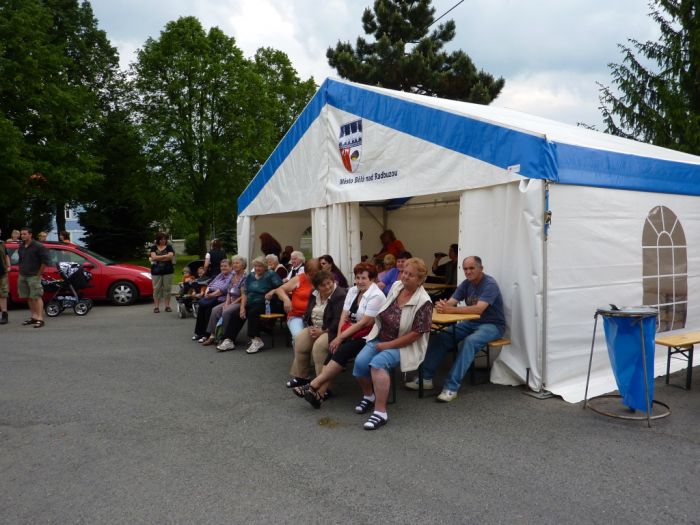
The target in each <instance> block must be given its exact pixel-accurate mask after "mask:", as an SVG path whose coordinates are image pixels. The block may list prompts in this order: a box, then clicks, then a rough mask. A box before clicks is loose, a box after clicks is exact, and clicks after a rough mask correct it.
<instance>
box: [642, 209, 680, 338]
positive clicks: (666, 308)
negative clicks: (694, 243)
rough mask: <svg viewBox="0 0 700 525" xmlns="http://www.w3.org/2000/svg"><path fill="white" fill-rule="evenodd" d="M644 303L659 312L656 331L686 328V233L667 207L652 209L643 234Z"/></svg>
mask: <svg viewBox="0 0 700 525" xmlns="http://www.w3.org/2000/svg"><path fill="white" fill-rule="evenodd" d="M642 259H643V264H642V266H643V270H642V282H643V286H644V304H645V305H649V306H655V307H657V308H658V309H659V317H658V321H657V323H658V326H657V331H659V332H666V331H668V330H677V329H679V328H684V327H685V319H686V315H687V312H688V253H687V250H686V243H685V233H684V232H683V226H682V225H681V223H680V221H679V220H678V217H676V214H675V213H673V211H671V210H670V209H669V208H667V207H666V206H656V207H654V208H652V209H651V211H650V212H649V215H648V216H647V219H646V221H645V223H644V231H643V233H642Z"/></svg>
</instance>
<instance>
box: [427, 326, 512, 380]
mask: <svg viewBox="0 0 700 525" xmlns="http://www.w3.org/2000/svg"><path fill="white" fill-rule="evenodd" d="M501 336H503V328H501V327H499V326H496V325H495V324H485V323H475V322H474V321H462V322H461V323H457V324H455V325H453V326H450V327H449V328H447V329H445V330H443V331H442V332H439V333H437V334H433V336H431V338H430V342H429V343H428V351H427V353H426V356H425V361H423V378H424V379H432V378H433V377H434V376H435V371H436V370H437V369H438V367H439V366H440V363H441V362H442V360H443V358H444V357H445V354H446V353H447V352H449V351H450V350H452V348H453V347H454V345H455V342H457V344H458V351H457V358H456V359H455V362H454V364H453V365H452V368H450V372H449V373H448V374H447V377H445V382H444V384H443V385H442V388H443V389H445V390H452V391H454V392H456V391H457V390H459V386H460V385H461V384H462V379H464V376H465V374H466V373H467V370H469V367H470V366H471V364H472V363H473V362H474V356H475V355H476V353H477V352H478V351H479V350H481V349H482V348H483V347H484V346H485V345H486V343H488V342H489V341H493V340H495V339H498V338H499V337H501ZM460 341H461V343H460Z"/></svg>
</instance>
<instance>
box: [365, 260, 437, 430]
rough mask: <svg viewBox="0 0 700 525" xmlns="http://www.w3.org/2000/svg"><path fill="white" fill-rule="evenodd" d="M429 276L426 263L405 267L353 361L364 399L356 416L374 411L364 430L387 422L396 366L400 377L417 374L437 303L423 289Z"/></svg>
mask: <svg viewBox="0 0 700 525" xmlns="http://www.w3.org/2000/svg"><path fill="white" fill-rule="evenodd" d="M427 275H428V267H427V266H426V264H425V262H424V261H423V260H422V259H418V258H411V259H408V260H406V262H404V266H403V271H402V272H401V276H400V279H399V280H398V281H396V282H395V283H394V285H393V286H392V287H391V289H390V290H389V293H388V294H387V298H386V302H385V303H384V305H383V306H382V307H381V308H380V310H379V313H378V314H377V317H376V318H375V323H374V328H373V329H372V331H371V332H370V333H369V334H368V335H367V338H366V339H367V344H366V345H365V347H364V348H363V349H362V351H361V352H360V353H359V355H358V356H357V358H356V359H355V367H354V369H353V375H354V376H355V378H356V379H357V382H358V383H359V384H360V388H361V389H362V396H363V397H362V400H361V401H360V402H359V403H358V405H357V406H356V407H355V412H356V413H358V414H365V413H367V412H369V411H370V410H372V409H374V411H373V412H372V415H371V416H370V417H369V419H368V420H367V421H366V422H365V424H364V428H365V430H375V429H377V428H379V427H381V426H383V425H386V423H387V421H388V420H389V416H388V414H387V411H386V403H387V399H388V398H389V388H390V385H391V376H390V373H391V371H392V370H393V369H394V368H395V367H396V366H398V365H401V371H402V372H410V371H412V370H417V369H418V367H419V366H420V364H421V363H422V362H423V359H424V358H425V352H426V350H427V347H428V337H429V335H430V325H431V321H432V315H433V303H432V302H431V300H430V296H429V295H428V293H427V292H426V291H425V290H424V289H423V282H425V278H426V276H427Z"/></svg>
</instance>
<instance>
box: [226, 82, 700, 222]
mask: <svg viewBox="0 0 700 525" xmlns="http://www.w3.org/2000/svg"><path fill="white" fill-rule="evenodd" d="M326 105H329V106H332V107H335V108H337V109H340V110H342V111H345V112H347V113H350V114H353V115H357V116H358V117H360V118H365V119H368V120H371V121H374V122H376V123H378V124H381V125H383V126H386V127H387V128H391V129H394V130H396V131H398V132H401V133H405V134H408V135H410V136H413V137H416V138H418V139H422V140H424V141H426V142H429V143H432V144H435V145H436V146H440V147H442V148H447V149H449V150H453V151H455V152H458V153H461V154H463V155H466V156H469V157H472V158H475V159H478V160H480V161H483V162H486V163H489V164H492V165H494V166H497V167H500V168H502V169H504V170H506V169H510V170H511V171H515V172H517V173H518V174H520V175H521V176H523V177H528V178H537V179H546V180H550V181H553V182H557V183H561V184H572V185H583V186H597V187H604V188H617V189H628V190H638V191H649V192H657V193H676V194H684V195H700V157H697V156H694V155H689V154H685V153H681V152H678V151H673V150H669V149H665V148H661V147H657V146H652V145H649V144H644V143H641V142H637V141H633V140H629V139H623V138H620V137H615V136H612V135H608V134H605V133H601V132H597V131H592V130H588V129H585V128H581V127H577V126H572V125H568V124H563V123H560V122H556V121H553V120H549V119H544V118H541V117H536V116H533V115H528V114H525V113H521V112H518V111H513V110H510V109H506V108H497V107H492V106H483V105H478V104H470V103H467V102H458V101H454V100H446V99H440V98H435V97H428V96H424V95H416V94H412V93H405V92H402V91H394V90H389V89H383V88H378V87H371V86H365V85H361V84H355V83H351V82H346V81H340V80H333V79H326V81H325V82H324V83H323V85H322V86H321V87H320V88H319V90H318V91H317V92H316V94H315V95H314V97H313V98H312V100H311V101H310V102H309V104H308V105H307V107H306V108H305V109H304V111H303V112H302V114H301V115H300V116H299V118H298V119H297V121H296V122H295V123H294V124H293V125H292V127H291V128H290V129H289V131H288V132H287V134H286V135H285V136H284V138H283V139H282V141H281V142H280V143H279V144H278V145H277V147H276V148H275V150H274V151H273V153H272V155H270V157H269V159H268V160H267V162H265V164H264V165H263V166H262V168H261V169H260V171H259V172H258V173H257V175H256V176H255V177H254V178H253V180H252V181H251V182H250V184H249V185H248V187H247V188H246V189H245V191H244V192H243V193H242V194H241V196H240V197H239V199H238V211H239V213H242V212H243V211H244V210H245V209H246V207H247V206H248V205H249V204H250V203H251V202H253V200H254V199H255V198H256V196H257V195H258V193H259V192H260V191H261V190H262V188H263V187H264V186H265V184H266V183H267V182H268V181H269V180H270V179H271V178H272V177H273V176H274V175H275V173H276V172H277V170H278V169H279V168H280V167H282V166H283V164H284V162H285V160H286V159H287V157H288V156H289V155H290V153H291V152H292V150H293V149H294V147H295V146H296V145H297V144H298V143H299V141H300V140H301V139H302V137H303V136H304V134H305V133H306V131H307V130H308V129H309V128H310V127H311V125H312V124H313V123H314V121H315V120H316V119H317V118H319V116H320V115H321V114H322V110H323V108H324V107H325V106H326ZM436 152H439V149H438V148H436ZM438 154H439V153H438ZM436 190H437V191H440V189H439V188H436Z"/></svg>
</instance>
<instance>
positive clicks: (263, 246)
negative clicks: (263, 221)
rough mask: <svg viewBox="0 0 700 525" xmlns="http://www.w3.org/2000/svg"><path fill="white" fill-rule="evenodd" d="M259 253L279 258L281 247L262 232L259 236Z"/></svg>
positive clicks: (276, 241)
mask: <svg viewBox="0 0 700 525" xmlns="http://www.w3.org/2000/svg"><path fill="white" fill-rule="evenodd" d="M260 251H262V253H263V255H270V254H272V255H276V256H277V257H279V256H280V252H281V251H282V246H281V245H280V243H279V241H278V240H277V239H275V238H274V237H273V236H272V235H270V234H269V233H267V232H262V233H261V234H260Z"/></svg>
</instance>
